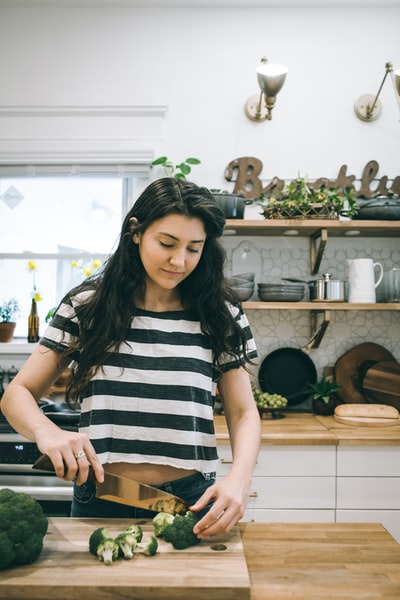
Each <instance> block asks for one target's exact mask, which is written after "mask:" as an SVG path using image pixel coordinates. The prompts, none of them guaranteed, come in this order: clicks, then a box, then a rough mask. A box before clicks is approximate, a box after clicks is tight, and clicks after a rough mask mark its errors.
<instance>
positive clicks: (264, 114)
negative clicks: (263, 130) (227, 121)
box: [245, 58, 288, 121]
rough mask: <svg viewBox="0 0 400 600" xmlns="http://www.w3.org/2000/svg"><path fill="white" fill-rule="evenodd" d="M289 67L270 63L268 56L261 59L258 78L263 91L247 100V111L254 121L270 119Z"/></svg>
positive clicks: (247, 114) (257, 70) (257, 71)
mask: <svg viewBox="0 0 400 600" xmlns="http://www.w3.org/2000/svg"><path fill="white" fill-rule="evenodd" d="M287 72H288V68H287V67H285V66H283V65H273V64H269V63H268V59H267V58H262V59H261V64H260V65H259V66H258V67H257V69H256V73H257V79H258V85H259V86H260V89H261V92H260V95H259V96H252V97H251V98H249V99H248V100H247V102H246V106H245V113H246V116H247V117H248V118H249V119H251V120H252V121H270V120H271V119H272V109H273V108H274V105H275V99H276V96H277V94H278V92H279V91H280V89H281V88H282V86H283V84H284V83H285V79H286V75H287Z"/></svg>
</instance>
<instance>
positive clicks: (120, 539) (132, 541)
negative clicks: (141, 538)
mask: <svg viewBox="0 0 400 600" xmlns="http://www.w3.org/2000/svg"><path fill="white" fill-rule="evenodd" d="M115 541H116V542H117V544H118V547H119V555H120V556H123V557H124V558H126V559H128V560H129V559H131V558H133V553H134V551H135V548H136V546H137V539H136V537H135V536H134V534H133V533H130V532H129V531H124V533H120V534H119V535H117V537H116V538H115Z"/></svg>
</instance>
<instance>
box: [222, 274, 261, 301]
mask: <svg viewBox="0 0 400 600" xmlns="http://www.w3.org/2000/svg"><path fill="white" fill-rule="evenodd" d="M254 276H255V273H241V274H240V275H232V276H231V277H225V281H226V283H227V284H228V285H229V286H230V288H231V290H232V291H233V293H234V294H235V296H236V297H237V299H238V300H240V301H241V302H245V301H246V300H249V298H251V296H252V295H253V294H254V289H255V283H254Z"/></svg>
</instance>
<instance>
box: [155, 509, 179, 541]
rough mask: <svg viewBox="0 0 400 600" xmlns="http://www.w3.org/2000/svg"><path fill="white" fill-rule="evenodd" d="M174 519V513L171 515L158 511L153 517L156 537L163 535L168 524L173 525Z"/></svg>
mask: <svg viewBox="0 0 400 600" xmlns="http://www.w3.org/2000/svg"><path fill="white" fill-rule="evenodd" d="M174 519H175V517H174V515H171V514H170V513H165V512H159V513H157V514H156V516H155V517H154V518H153V527H154V535H155V536H156V537H163V535H164V531H165V528H166V526H167V525H171V523H173V521H174Z"/></svg>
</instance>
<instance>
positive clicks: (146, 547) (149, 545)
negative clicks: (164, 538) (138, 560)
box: [138, 535, 158, 556]
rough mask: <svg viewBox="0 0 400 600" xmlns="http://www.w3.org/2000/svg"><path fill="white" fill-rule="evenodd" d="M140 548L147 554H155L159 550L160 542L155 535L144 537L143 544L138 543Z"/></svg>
mask: <svg viewBox="0 0 400 600" xmlns="http://www.w3.org/2000/svg"><path fill="white" fill-rule="evenodd" d="M138 549H139V550H140V552H142V553H143V554H144V555H145V556H154V555H155V554H156V552H157V550H158V542H157V539H156V538H155V536H154V535H151V536H149V537H148V538H146V539H144V540H143V542H142V543H141V544H138Z"/></svg>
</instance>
